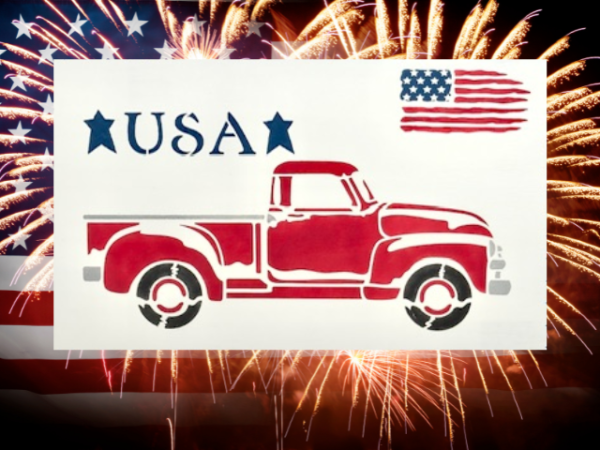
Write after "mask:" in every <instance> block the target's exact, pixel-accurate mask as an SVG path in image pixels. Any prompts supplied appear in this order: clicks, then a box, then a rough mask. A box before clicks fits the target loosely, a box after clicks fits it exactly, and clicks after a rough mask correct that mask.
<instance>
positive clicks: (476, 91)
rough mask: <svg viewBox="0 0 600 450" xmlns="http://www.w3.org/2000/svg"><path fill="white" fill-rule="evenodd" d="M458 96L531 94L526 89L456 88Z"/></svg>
mask: <svg viewBox="0 0 600 450" xmlns="http://www.w3.org/2000/svg"><path fill="white" fill-rule="evenodd" d="M456 93H457V94H497V95H504V94H529V93H530V92H529V91H526V90H525V89H493V88H479V89H478V88H456Z"/></svg>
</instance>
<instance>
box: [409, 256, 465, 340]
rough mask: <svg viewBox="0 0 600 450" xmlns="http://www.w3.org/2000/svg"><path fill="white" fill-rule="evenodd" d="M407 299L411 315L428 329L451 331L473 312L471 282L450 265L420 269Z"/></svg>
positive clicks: (410, 281) (433, 265)
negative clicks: (409, 303)
mask: <svg viewBox="0 0 600 450" xmlns="http://www.w3.org/2000/svg"><path fill="white" fill-rule="evenodd" d="M404 298H405V299H406V300H408V301H409V302H411V303H412V305H411V306H407V307H406V312H407V313H408V316H409V317H410V318H411V319H412V320H413V322H415V323H416V324H417V325H419V326H420V327H423V328H427V329H428V330H435V331H442V330H448V329H450V328H453V327H455V326H456V325H458V324H459V323H461V322H462V321H463V320H464V318H465V317H466V316H467V314H468V313H469V309H470V308H471V303H470V302H469V301H468V300H470V299H471V287H470V285H469V282H468V281H467V279H466V278H465V277H464V276H463V275H462V274H461V273H460V272H459V271H458V270H456V269H455V268H453V267H451V266H449V265H446V264H431V265H429V266H425V267H423V268H421V269H419V270H417V271H416V272H415V273H414V274H413V275H412V276H411V277H410V278H409V280H408V282H407V283H406V287H405V289H404Z"/></svg>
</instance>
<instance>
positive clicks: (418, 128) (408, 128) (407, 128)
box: [401, 125, 519, 133]
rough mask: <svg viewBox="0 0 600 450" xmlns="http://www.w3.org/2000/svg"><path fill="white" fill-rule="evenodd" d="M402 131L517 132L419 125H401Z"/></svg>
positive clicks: (499, 129)
mask: <svg viewBox="0 0 600 450" xmlns="http://www.w3.org/2000/svg"><path fill="white" fill-rule="evenodd" d="M401 128H402V130H404V131H424V132H429V133H457V132H458V133H475V132H478V131H491V132H492V133H506V132H507V131H515V130H518V129H519V128H518V127H502V128H493V127H473V128H469V127H427V126H419V125H402V126H401Z"/></svg>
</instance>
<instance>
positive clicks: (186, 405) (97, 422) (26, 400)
mask: <svg viewBox="0 0 600 450" xmlns="http://www.w3.org/2000/svg"><path fill="white" fill-rule="evenodd" d="M215 400H216V403H214V402H213V395H212V393H210V392H209V393H202V394H190V393H185V394H182V393H178V394H177V426H195V425H221V424H237V425H263V424H266V423H269V422H268V421H269V420H271V416H270V414H268V411H267V410H265V408H263V406H262V405H263V403H264V401H266V400H267V399H266V394H259V393H257V395H256V398H254V396H248V395H247V394H246V393H227V394H223V393H215ZM0 404H2V406H3V408H4V409H5V410H6V411H11V414H14V415H16V416H20V415H26V416H27V418H28V419H31V420H36V419H37V420H40V421H43V422H44V423H55V424H58V423H62V424H73V425H91V426H94V427H134V426H142V425H164V426H168V423H167V417H168V418H170V419H171V420H173V415H174V412H175V410H174V409H171V394H170V393H138V392H135V393H134V392H123V396H122V397H120V393H118V392H117V393H114V394H111V393H82V394H48V395H43V394H35V393H32V392H29V391H21V390H12V389H11V390H8V389H5V390H0Z"/></svg>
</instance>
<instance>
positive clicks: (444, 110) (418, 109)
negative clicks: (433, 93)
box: [402, 106, 526, 114]
mask: <svg viewBox="0 0 600 450" xmlns="http://www.w3.org/2000/svg"><path fill="white" fill-rule="evenodd" d="M402 110H403V111H404V112H405V113H407V114H418V113H431V114H436V113H439V114H506V113H519V112H523V111H526V110H525V109H502V108H448V107H436V108H426V107H422V106H405V107H403V108H402Z"/></svg>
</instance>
